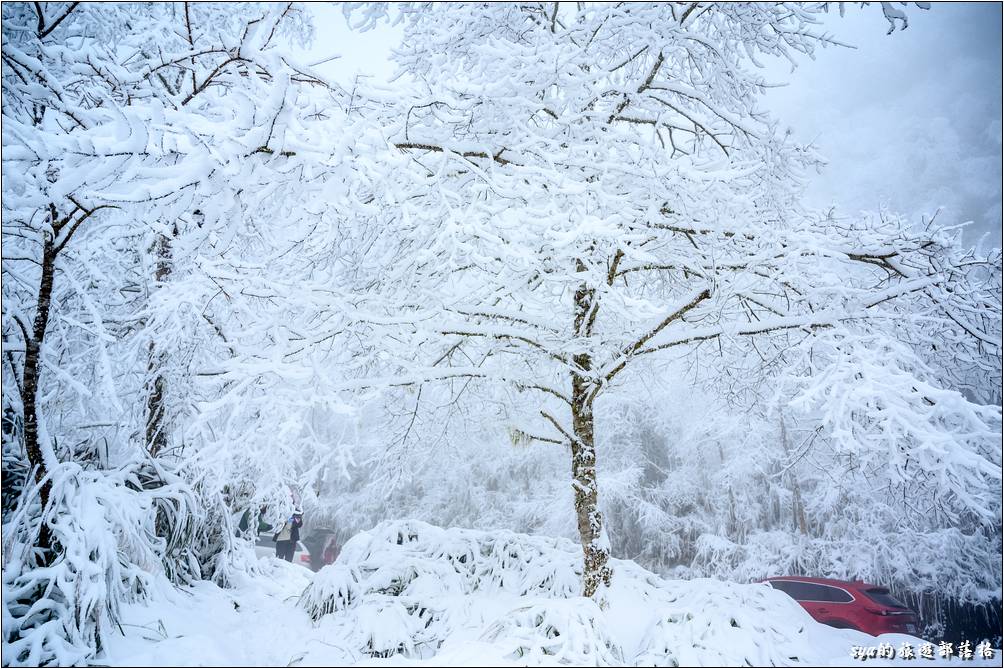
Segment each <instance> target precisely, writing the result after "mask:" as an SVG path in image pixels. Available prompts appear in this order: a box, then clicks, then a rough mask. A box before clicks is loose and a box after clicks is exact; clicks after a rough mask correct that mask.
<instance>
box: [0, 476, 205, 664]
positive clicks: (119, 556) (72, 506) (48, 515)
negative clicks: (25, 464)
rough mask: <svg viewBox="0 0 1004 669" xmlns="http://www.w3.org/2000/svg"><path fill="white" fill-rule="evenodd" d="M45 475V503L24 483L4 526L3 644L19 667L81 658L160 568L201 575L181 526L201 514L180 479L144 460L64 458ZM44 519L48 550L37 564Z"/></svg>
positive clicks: (85, 657) (192, 523)
mask: <svg viewBox="0 0 1004 669" xmlns="http://www.w3.org/2000/svg"><path fill="white" fill-rule="evenodd" d="M49 477H51V480H52V483H53V485H52V495H51V496H50V498H49V504H48V505H47V506H46V508H44V509H40V508H38V502H37V493H38V491H37V490H30V489H29V490H26V491H25V493H24V494H22V496H21V498H20V505H19V506H18V508H17V509H15V510H14V511H13V513H12V514H11V516H10V517H9V518H6V519H5V522H4V524H3V537H4V539H3V542H4V543H3V553H4V569H3V585H4V587H3V634H4V639H3V646H4V657H5V661H7V662H9V663H10V664H15V665H27V666H31V665H36V666H37V665H40V664H50V663H51V664H57V665H60V666H73V665H78V664H85V663H86V661H87V660H88V659H89V658H90V657H91V656H92V655H93V653H94V652H95V651H96V650H97V651H100V650H101V648H102V644H103V643H104V641H105V640H106V639H107V636H108V635H109V634H111V633H112V632H113V631H114V627H113V626H114V625H116V624H117V623H118V622H119V609H120V607H121V605H122V604H123V603H125V602H130V601H135V600H137V599H142V598H143V597H144V596H145V595H146V594H147V592H148V590H149V589H150V588H151V587H152V584H153V582H154V580H155V579H156V577H157V575H158V574H165V573H167V574H170V575H173V576H177V575H178V573H179V572H181V573H183V574H184V575H185V576H187V577H189V578H191V577H192V576H193V575H194V577H195V578H201V577H202V575H201V574H200V573H198V571H197V570H198V568H199V562H198V560H197V559H196V556H194V555H192V554H191V552H192V550H193V548H192V547H193V546H196V545H197V543H196V542H193V541H192V540H191V538H190V537H189V536H188V533H187V532H186V530H185V528H187V527H191V526H197V525H198V523H199V521H200V516H201V513H200V510H199V509H198V508H196V506H195V502H196V500H195V498H194V496H193V495H192V493H191V492H190V488H189V486H188V485H187V484H186V483H185V482H184V481H183V480H182V479H180V478H178V477H176V476H172V475H171V474H170V473H169V472H165V471H163V470H158V468H157V466H156V464H155V463H152V462H149V461H147V462H136V463H130V464H127V465H124V466H122V467H119V468H117V469H115V470H93V469H91V470H88V469H84V468H82V467H81V466H80V465H78V464H77V463H73V462H66V463H61V464H60V465H59V466H58V467H57V468H56V469H54V470H53V471H51V472H50V473H49ZM43 523H44V524H45V525H47V526H48V527H49V528H50V530H51V533H52V535H51V536H52V548H51V550H52V553H53V554H54V557H53V558H52V559H51V560H50V561H49V562H48V563H47V564H45V566H44V567H42V568H38V567H37V566H36V561H37V556H36V553H37V552H38V551H40V550H41V549H39V548H38V535H39V531H40V529H41V527H42V525H43ZM165 530H166V531H165ZM193 570H195V573H194V574H192V571H193Z"/></svg>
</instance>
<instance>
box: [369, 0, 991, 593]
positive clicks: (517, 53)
mask: <svg viewBox="0 0 1004 669" xmlns="http://www.w3.org/2000/svg"><path fill="white" fill-rule="evenodd" d="M824 9H825V8H824V7H823V6H817V5H801V4H793V3H780V4H776V5H761V4H733V5H724V6H719V5H704V4H701V3H684V4H669V3H667V4H620V5H613V4H588V3H586V4H581V3H580V4H578V5H576V6H574V7H572V6H570V5H562V4H560V3H529V4H527V3H522V4H519V5H508V4H506V5H474V4H469V5H461V6H450V7H443V6H438V5H434V4H424V3H422V4H419V3H415V4H404V5H397V6H395V8H394V10H393V12H392V13H393V16H394V20H397V21H400V22H402V23H403V25H404V36H403V42H402V46H401V48H400V49H399V50H398V51H397V52H396V54H395V59H396V61H397V63H398V64H399V66H400V68H401V70H402V72H403V79H404V80H406V81H408V82H410V84H409V85H408V86H407V87H405V86H403V85H402V86H401V87H400V88H399V90H398V92H397V96H396V99H394V100H393V101H387V99H386V96H381V97H379V98H375V99H374V101H373V102H372V103H371V109H370V113H371V115H372V116H373V117H375V118H379V119H380V120H381V122H382V124H383V125H384V126H385V127H386V134H387V137H388V141H387V149H386V151H385V152H384V154H383V155H382V156H380V158H381V159H382V160H384V161H386V162H387V164H388V165H393V166H394V167H395V168H396V169H395V171H394V172H393V174H392V175H390V177H389V178H388V179H387V180H385V181H384V182H382V183H380V184H377V185H376V186H375V187H374V189H373V193H372V203H369V205H368V206H369V208H357V209H356V210H354V211H352V212H351V214H349V215H351V216H354V217H356V218H357V220H361V222H364V223H365V224H366V225H368V226H371V227H377V228H381V229H383V230H384V236H385V239H386V244H385V245H384V246H383V247H381V248H391V249H394V251H393V252H392V255H386V254H385V255H384V256H383V258H384V261H385V262H389V263H390V264H391V265H392V267H393V269H391V270H390V271H388V272H386V273H385V274H384V275H383V276H382V277H381V278H380V279H379V281H375V287H374V289H373V290H374V292H375V293H376V295H377V296H376V297H373V298H371V299H370V300H369V301H368V304H367V310H366V312H364V313H362V315H361V316H360V318H362V319H368V320H369V321H370V322H371V323H373V324H374V332H375V335H376V336H375V337H374V338H373V339H372V340H371V342H370V343H371V345H373V346H374V348H377V349H380V350H381V351H383V353H382V355H383V357H384V361H385V363H386V364H387V367H388V369H389V370H391V371H390V373H392V374H394V379H393V383H395V384H426V383H432V382H444V383H448V384H451V385H452V387H453V389H454V391H455V394H456V395H459V394H461V393H464V392H466V391H468V389H469V388H471V387H472V386H471V382H472V380H473V382H474V383H481V385H480V386H474V387H478V388H479V391H480V392H484V391H483V388H484V384H485V382H487V383H490V384H495V387H496V388H497V390H495V391H493V392H496V393H500V394H510V395H514V396H518V398H517V399H516V401H515V402H513V404H512V406H513V407H514V408H513V412H512V414H511V416H510V431H511V433H512V434H513V435H515V438H516V439H524V440H530V441H537V442H542V443H546V444H553V445H564V446H567V447H568V448H569V451H570V456H571V466H572V486H573V492H574V505H575V514H576V519H577V526H578V532H579V536H580V539H581V543H582V547H583V552H584V593H585V594H586V595H593V594H594V593H596V591H597V590H598V588H600V587H601V586H602V585H603V584H604V583H607V582H609V579H610V571H609V569H608V568H607V566H606V562H607V559H608V557H609V554H610V548H609V542H608V540H607V537H606V528H605V526H604V523H603V519H602V516H601V513H600V506H599V504H598V496H599V493H598V486H597V480H596V471H597V466H598V465H597V453H596V442H597V430H598V429H603V426H602V425H599V426H598V425H597V424H596V420H595V417H596V415H597V413H596V411H597V403H598V402H599V401H602V398H603V397H604V395H605V394H606V393H609V392H611V391H617V390H618V388H620V387H623V385H622V384H623V383H624V380H625V379H626V378H628V376H629V375H630V374H631V370H634V369H637V368H638V366H639V365H638V361H641V360H649V361H651V364H657V363H658V360H659V359H660V358H663V359H665V358H666V357H672V356H674V355H682V356H685V357H686V359H687V360H689V361H690V364H692V365H693V370H694V371H693V376H694V377H697V378H702V379H715V380H717V381H721V382H727V383H728V384H730V386H729V388H730V391H731V392H732V394H733V396H734V397H735V398H736V399H737V400H739V401H740V403H741V404H743V405H745V406H750V405H753V404H756V403H757V402H758V401H759V399H760V398H762V397H763V392H764V388H765V387H764V386H763V384H762V383H758V381H763V380H765V379H768V378H771V377H772V376H775V377H776V376H778V374H780V372H781V371H782V370H790V369H791V368H794V371H792V372H790V373H787V374H786V376H785V381H784V383H785V384H787V385H786V386H785V388H786V389H787V388H795V387H796V386H798V384H801V386H799V392H793V393H791V394H789V395H788V396H787V397H786V398H785V399H786V400H787V401H793V400H794V399H795V398H796V397H797V399H798V401H799V402H801V405H802V406H803V407H804V410H806V411H809V410H818V411H821V412H822V416H823V417H822V427H823V429H825V430H826V431H827V434H828V435H829V436H830V437H831V438H832V439H834V441H835V442H836V443H839V444H840V448H841V449H842V450H843V451H845V452H846V453H847V454H849V455H850V456H851V457H852V458H856V459H860V460H862V461H863V463H865V464H867V466H869V467H873V468H874V467H879V468H881V469H882V471H883V472H884V474H883V476H885V477H887V478H888V479H889V480H892V481H896V482H899V483H901V484H902V485H911V484H912V482H913V478H912V477H911V475H910V473H909V472H910V471H911V468H917V469H919V470H923V471H925V472H932V473H931V475H932V476H935V477H937V479H938V481H939V485H940V486H941V487H940V488H939V490H940V491H941V494H942V495H945V496H947V497H950V498H951V500H952V504H953V505H955V506H956V508H957V509H958V510H959V511H964V512H965V513H968V514H971V515H972V516H973V517H974V518H976V519H978V522H992V521H993V519H994V517H995V514H998V515H999V505H998V504H997V503H996V502H994V499H993V498H994V496H993V495H992V494H991V493H992V490H993V487H994V485H995V484H996V482H997V481H998V480H999V467H998V464H997V463H998V462H999V459H998V460H997V461H996V462H995V459H994V456H993V454H992V448H990V444H991V442H992V440H993V439H994V436H995V435H996V434H997V431H998V429H999V428H998V424H999V411H998V410H997V409H996V408H993V407H990V408H988V407H983V406H977V405H973V404H971V403H969V402H968V401H966V400H965V399H964V398H963V397H962V396H961V395H960V394H959V393H958V392H957V391H954V390H945V389H942V388H941V386H939V385H938V379H936V378H935V376H936V375H935V374H933V373H932V371H931V369H930V368H929V367H928V366H927V365H926V364H925V363H924V362H923V359H922V357H921V355H920V354H919V353H918V351H917V350H916V347H911V346H910V345H909V344H908V343H905V342H904V336H905V335H903V333H902V332H903V330H904V329H907V330H909V331H910V332H911V333H912V335H911V336H912V337H913V339H912V340H911V341H919V340H920V339H922V338H923V334H924V333H930V332H932V331H934V332H937V333H938V336H939V337H946V338H947V339H948V340H949V341H950V342H951V343H950V344H949V347H950V348H951V349H952V355H953V356H957V357H961V358H962V359H964V360H965V361H966V364H968V365H971V366H973V367H975V368H978V367H980V365H984V364H989V365H990V366H991V367H992V366H993V365H994V363H993V356H994V355H997V356H999V353H1000V349H999V337H998V338H997V339H995V337H994V332H993V328H994V327H996V328H998V329H999V318H998V319H997V320H996V321H995V320H994V319H993V318H992V317H991V318H990V319H988V320H982V319H981V316H980V314H979V312H978V309H979V307H980V305H982V302H980V301H979V300H980V299H981V298H977V299H976V301H975V302H974V301H970V300H968V298H965V299H963V300H960V299H959V296H957V295H956V294H955V293H954V292H953V288H952V283H953V281H955V280H956V278H957V277H958V276H960V275H959V273H958V272H959V271H960V270H961V266H959V265H958V263H957V262H956V261H957V260H958V256H953V255H952V253H950V252H949V251H950V250H951V249H950V244H949V243H948V242H946V241H945V239H944V238H943V236H942V235H940V234H939V233H938V232H937V231H936V230H914V229H912V228H911V227H910V226H908V225H906V224H905V223H903V222H902V221H899V220H896V219H882V220H879V219H869V218H863V219H859V220H851V221H844V220H840V219H836V218H834V217H829V216H826V215H820V214H815V213H813V212H810V211H806V210H804V209H803V208H802V207H801V206H800V204H799V197H800V190H801V185H802V183H803V175H804V173H805V172H806V170H807V169H809V168H812V167H813V166H814V165H815V164H816V162H817V158H816V156H815V155H814V154H813V153H812V152H811V151H810V150H808V149H806V148H804V147H802V146H799V145H798V144H796V143H795V142H794V141H793V140H792V139H791V138H790V137H789V136H787V135H786V134H784V133H782V132H781V131H780V130H779V128H778V126H777V124H776V123H774V122H773V120H772V119H771V118H770V117H769V116H768V115H767V114H766V113H765V112H763V111H762V110H761V108H760V107H759V106H758V102H759V97H760V94H761V93H762V92H763V90H764V87H765V85H766V82H765V81H764V80H763V78H762V77H760V76H759V75H757V74H756V71H755V69H754V68H753V67H751V66H752V65H757V64H758V62H759V60H758V59H761V58H764V57H782V58H788V59H791V60H792V61H794V60H796V58H797V57H799V56H811V55H812V53H813V51H814V50H815V49H816V48H818V47H820V46H824V45H826V44H827V43H828V42H829V41H830V40H829V38H828V37H827V36H826V35H825V34H823V33H822V32H821V31H819V30H818V29H817V28H816V26H815V23H816V14H817V13H818V12H820V11H823V10H824ZM388 11H390V10H388V8H387V7H385V6H383V5H376V6H371V7H369V8H367V9H364V10H362V11H359V12H355V13H352V12H351V11H350V18H353V19H355V22H356V25H357V26H358V27H361V28H367V27H371V26H373V25H375V24H376V22H378V21H379V20H380V19H381V18H382V17H384V16H385V15H386V14H387V13H388ZM892 12H893V16H892V17H890V15H889V12H888V11H887V12H886V16H887V18H890V21H894V20H895V18H897V16H898V14H897V12H898V10H892ZM903 21H904V23H905V18H904V19H903ZM953 263H954V264H953ZM991 264H992V263H991ZM991 274H992V270H991ZM918 296H923V298H924V302H923V304H925V305H928V306H925V307H924V309H925V311H924V314H925V315H924V317H923V318H922V319H917V320H916V321H914V322H912V323H911V322H909V321H905V320H904V319H903V312H904V311H905V310H911V309H914V308H915V306H916V304H917V299H918ZM973 309H976V311H973ZM911 326H912V328H911ZM995 346H996V348H995ZM987 361H990V362H989V363H988V362H987ZM998 369H999V364H998ZM998 374H999V372H998ZM889 379H892V381H891V382H886V381H887V380H889ZM679 383H681V384H689V383H691V380H690V379H689V378H681V379H679ZM496 396H498V395H496ZM531 398H532V399H531ZM876 411H878V412H879V413H878V414H877V413H876ZM934 444H937V446H935V445H934ZM974 477H975V478H974Z"/></svg>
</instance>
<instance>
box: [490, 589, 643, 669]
mask: <svg viewBox="0 0 1004 669" xmlns="http://www.w3.org/2000/svg"><path fill="white" fill-rule="evenodd" d="M481 639H482V640H484V641H489V642H493V643H497V644H501V645H504V646H506V649H507V650H508V649H510V648H511V650H509V652H508V653H507V655H506V657H507V658H508V659H511V660H513V661H517V662H521V663H526V664H528V665H536V664H569V665H573V666H617V665H621V664H623V663H624V661H623V658H622V656H623V654H622V652H621V650H620V648H619V647H618V645H617V643H616V642H615V641H614V640H613V639H612V638H611V636H610V635H609V625H608V624H607V621H606V620H605V619H604V615H603V612H602V611H600V609H599V607H598V606H597V605H596V602H594V601H593V600H592V599H588V598H585V597H574V598H571V599H566V600H543V601H539V602H534V603H532V604H530V605H529V606H523V607H520V608H517V609H514V610H512V611H509V612H507V613H506V614H505V615H504V616H502V617H501V618H500V619H499V620H498V621H496V622H495V623H493V624H492V625H491V626H490V627H488V629H486V630H485V631H484V633H483V634H482V635H481Z"/></svg>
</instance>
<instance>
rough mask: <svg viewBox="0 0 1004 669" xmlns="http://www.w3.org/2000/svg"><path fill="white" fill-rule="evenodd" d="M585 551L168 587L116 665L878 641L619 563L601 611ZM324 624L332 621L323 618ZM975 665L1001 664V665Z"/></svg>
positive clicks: (649, 654) (408, 548)
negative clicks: (581, 569) (590, 588)
mask: <svg viewBox="0 0 1004 669" xmlns="http://www.w3.org/2000/svg"><path fill="white" fill-rule="evenodd" d="M580 559H581V553H580V552H579V549H578V547H577V546H576V545H575V544H573V543H572V542H570V541H567V540H564V539H550V538H544V537H533V536H528V535H522V534H515V533H512V532H507V531H495V532H481V531H473V530H461V529H449V530H444V529H441V528H437V527H433V526H431V525H427V524H425V523H420V522H417V521H406V522H396V523H383V524H381V525H379V526H377V527H376V528H374V529H373V530H371V531H370V532H364V533H361V534H359V535H357V536H356V537H354V538H353V539H352V540H351V541H349V542H348V543H347V544H346V545H345V547H344V548H343V550H342V553H341V555H340V556H339V558H338V560H337V561H336V563H335V564H334V565H331V566H329V567H325V568H324V569H323V570H321V571H320V572H318V573H317V574H316V575H315V574H313V573H311V572H310V571H309V570H307V569H306V568H304V567H301V566H299V565H294V564H290V563H286V562H282V561H279V560H276V559H275V558H271V557H270V558H262V560H261V562H260V565H261V568H262V569H261V571H262V574H261V575H259V576H247V577H246V578H245V579H244V580H243V582H240V583H238V584H237V586H236V587H234V588H232V589H228V590H224V589H221V588H218V587H216V586H214V585H212V584H209V583H200V584H198V585H196V586H194V587H190V588H183V589H181V588H171V587H170V586H166V587H164V588H162V591H161V592H160V593H159V594H158V596H156V597H155V599H154V600H153V601H154V603H153V604H146V605H134V606H131V607H127V608H125V610H124V611H123V616H122V632H123V636H120V637H119V636H116V637H114V638H113V639H111V641H110V643H109V644H108V648H107V653H106V655H105V657H102V658H101V659H99V663H101V664H110V665H134V666H149V665H165V664H169V665H271V666H332V665H349V664H355V665H369V666H381V665H383V666H386V665H397V666H400V665H491V666H510V665H512V666H520V665H556V664H571V665H593V666H595V665H625V664H628V665H644V666H653V665H659V666H666V665H669V666H673V665H682V666H693V665H704V666H730V665H754V666H767V665H798V664H811V665H847V664H852V663H853V664H857V663H859V662H860V663H862V664H868V665H875V664H896V665H907V666H910V665H913V666H939V665H944V664H946V663H947V662H946V660H943V659H940V658H939V659H937V660H924V659H916V660H912V661H904V660H900V659H898V658H897V659H896V660H893V661H890V660H865V661H863V660H854V659H852V657H851V651H852V648H853V647H854V646H866V647H867V646H878V645H879V644H881V643H889V644H891V645H892V647H893V648H895V649H897V650H898V649H899V648H900V646H901V644H902V643H903V642H907V643H910V644H912V645H913V647H914V648H915V649H916V648H917V647H918V646H919V645H920V644H921V643H922V640H920V639H917V638H915V637H909V636H906V635H893V634H888V635H883V636H882V637H878V638H876V637H872V636H868V635H866V634H862V633H860V632H855V631H853V630H837V629H833V628H830V627H827V626H824V625H821V624H818V623H816V622H815V621H814V620H813V619H812V618H811V617H809V615H808V614H807V613H806V612H805V611H804V610H803V609H802V608H801V607H800V606H799V605H798V604H796V603H795V602H794V601H793V600H791V599H789V598H788V596H787V595H785V594H783V593H781V592H779V591H776V590H773V589H771V588H770V587H768V586H765V585H761V584H749V585H741V584H736V583H726V582H721V581H715V580H710V579H700V580H693V581H669V580H664V579H662V578H660V577H658V576H656V575H654V574H652V573H650V572H648V571H646V570H644V569H642V568H641V567H639V566H638V565H636V564H634V563H633V562H629V561H623V560H614V561H613V567H614V580H613V585H612V587H611V588H610V589H609V590H608V591H607V592H606V593H605V603H604V604H603V605H602V606H601V605H597V604H596V602H594V601H593V600H590V599H584V598H582V597H579V596H577V593H578V591H579V576H578V574H577V573H576V568H577V566H578V564H579V561H580ZM314 618H316V621H315V620H314ZM951 664H964V665H966V666H1000V651H997V654H996V657H995V659H993V660H982V661H981V660H970V661H962V660H960V659H958V658H955V659H953V660H952V662H951Z"/></svg>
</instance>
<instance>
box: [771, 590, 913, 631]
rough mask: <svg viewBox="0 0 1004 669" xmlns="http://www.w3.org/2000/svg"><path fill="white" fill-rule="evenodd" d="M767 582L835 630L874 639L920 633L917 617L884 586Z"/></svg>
mask: <svg viewBox="0 0 1004 669" xmlns="http://www.w3.org/2000/svg"><path fill="white" fill-rule="evenodd" d="M764 582H765V583H770V585H771V586H772V587H773V588H774V589H776V590H780V591H781V592H783V593H785V594H787V595H789V596H790V597H791V598H792V599H794V600H795V601H796V602H798V603H799V604H801V605H802V608H804V609H805V610H806V611H808V612H809V615H810V616H812V617H813V618H815V619H816V620H818V621H819V622H821V623H824V624H826V625H829V626H831V627H839V628H841V629H853V630H858V631H859V632H865V633H867V634H871V635H872V636H878V635H879V634H887V633H889V632H897V633H900V634H914V635H915V634H917V631H918V630H917V616H916V614H914V612H913V611H911V610H910V609H909V608H907V606H906V605H905V604H903V603H902V602H900V601H899V600H898V599H896V598H895V597H893V596H892V595H891V594H889V589H888V588H883V587H882V586H880V585H873V584H871V583H865V582H863V581H836V580H833V579H830V578H809V577H806V576H775V577H772V578H768V579H767V580H766V581H764Z"/></svg>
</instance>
